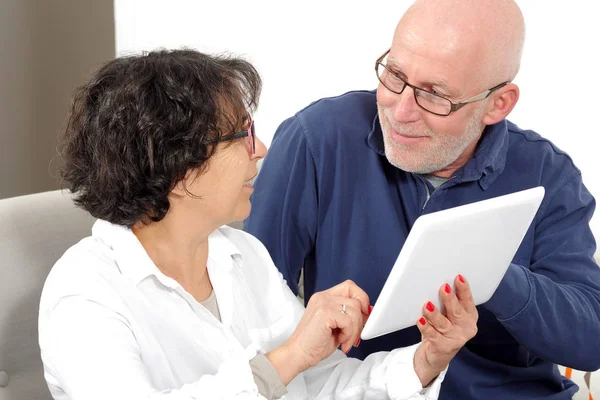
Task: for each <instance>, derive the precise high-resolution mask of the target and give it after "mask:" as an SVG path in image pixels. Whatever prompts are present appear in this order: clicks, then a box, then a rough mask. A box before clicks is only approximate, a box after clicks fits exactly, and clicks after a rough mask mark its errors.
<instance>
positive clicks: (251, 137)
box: [210, 116, 256, 154]
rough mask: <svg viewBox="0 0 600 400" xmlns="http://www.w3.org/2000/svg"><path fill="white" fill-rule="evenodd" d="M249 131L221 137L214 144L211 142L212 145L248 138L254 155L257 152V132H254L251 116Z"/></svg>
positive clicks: (251, 152)
mask: <svg viewBox="0 0 600 400" xmlns="http://www.w3.org/2000/svg"><path fill="white" fill-rule="evenodd" d="M248 124H249V125H248V129H247V130H245V131H241V132H237V133H233V134H231V135H226V136H221V137H220V138H218V139H216V140H213V141H212V142H210V144H216V143H220V142H225V141H227V140H235V139H241V138H244V137H247V138H248V143H250V154H254V152H255V151H256V148H255V146H256V145H255V142H256V141H255V140H254V138H255V136H256V134H255V132H254V121H253V120H252V118H250V116H248Z"/></svg>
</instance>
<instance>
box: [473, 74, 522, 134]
mask: <svg viewBox="0 0 600 400" xmlns="http://www.w3.org/2000/svg"><path fill="white" fill-rule="evenodd" d="M518 100H519V87H518V86H517V85H515V84H514V83H509V84H508V85H506V86H504V87H503V88H501V89H498V90H497V91H496V92H494V93H492V96H491V99H490V107H489V109H488V111H487V112H486V113H485V115H484V116H483V119H482V121H481V122H483V123H484V124H485V125H493V124H495V123H497V122H500V121H502V120H503V119H505V118H506V117H507V116H508V114H510V112H511V111H512V109H513V108H515V105H516V104H517V101H518Z"/></svg>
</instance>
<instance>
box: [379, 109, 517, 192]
mask: <svg viewBox="0 0 600 400" xmlns="http://www.w3.org/2000/svg"><path fill="white" fill-rule="evenodd" d="M367 142H368V144H369V147H370V148H371V149H372V150H373V151H375V152H376V153H378V154H380V155H382V156H385V147H384V144H383V133H382V131H381V124H380V123H379V115H378V114H377V113H375V117H374V118H373V124H372V126H371V132H370V133H369V136H368V138H367ZM508 142H509V140H508V124H507V121H506V120H502V121H500V122H498V123H496V124H494V125H488V126H487V127H486V128H485V130H484V132H483V135H482V138H481V141H480V142H479V145H478V146H477V149H476V150H475V154H474V155H473V157H472V158H471V159H470V160H469V162H467V164H466V165H465V166H463V167H462V168H460V169H459V170H458V171H456V173H455V175H456V176H457V178H458V181H460V182H468V181H479V185H480V186H481V188H482V189H484V190H485V189H487V188H488V187H489V185H490V184H491V183H492V182H493V181H494V180H495V179H496V177H497V176H498V175H500V173H502V171H504V167H505V165H506V154H507V152H508V144H509V143H508Z"/></svg>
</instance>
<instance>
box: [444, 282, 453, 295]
mask: <svg viewBox="0 0 600 400" xmlns="http://www.w3.org/2000/svg"><path fill="white" fill-rule="evenodd" d="M451 291H452V289H450V285H448V284H447V283H446V285H444V292H446V293H450V292H451Z"/></svg>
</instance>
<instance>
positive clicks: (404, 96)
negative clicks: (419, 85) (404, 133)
mask: <svg viewBox="0 0 600 400" xmlns="http://www.w3.org/2000/svg"><path fill="white" fill-rule="evenodd" d="M395 97H396V98H395V103H394V105H393V108H392V110H393V117H394V119H395V120H396V121H398V122H414V121H416V120H418V119H419V117H420V114H421V108H420V107H419V105H418V104H417V102H416V100H415V92H414V89H413V88H411V87H410V86H408V85H407V86H406V87H405V88H404V90H403V91H402V93H400V94H397V95H396V96H395Z"/></svg>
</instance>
